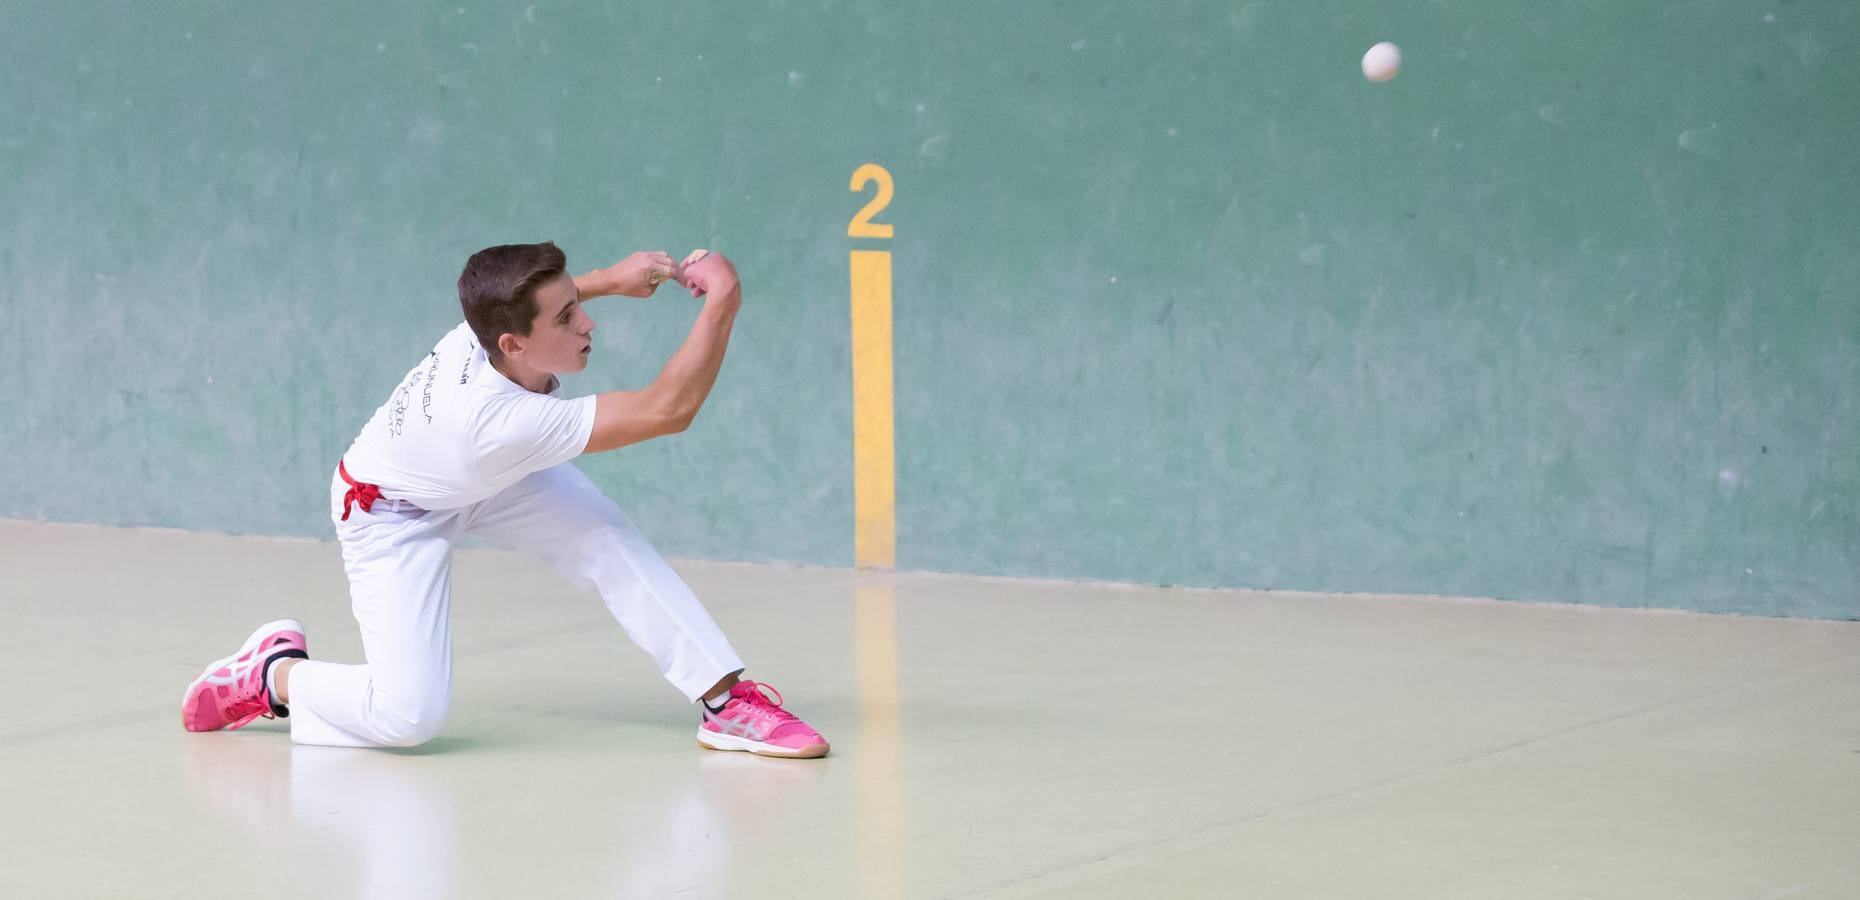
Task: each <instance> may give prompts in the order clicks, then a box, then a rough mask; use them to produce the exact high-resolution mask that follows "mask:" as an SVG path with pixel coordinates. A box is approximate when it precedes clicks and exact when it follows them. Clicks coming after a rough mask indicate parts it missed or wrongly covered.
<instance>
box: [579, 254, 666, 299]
mask: <svg viewBox="0 0 1860 900" xmlns="http://www.w3.org/2000/svg"><path fill="white" fill-rule="evenodd" d="M668 281H676V282H679V283H680V284H682V283H684V266H681V265H679V264H677V263H675V262H673V261H672V258H671V256H669V255H667V254H666V253H665V251H663V250H641V251H640V252H638V253H635V254H633V255H631V256H628V257H627V258H626V259H623V260H621V261H619V262H617V263H614V264H613V265H611V266H608V267H607V268H605V269H595V270H593V271H591V272H588V273H587V274H585V275H576V276H575V290H577V291H579V292H580V293H581V299H582V300H583V301H587V300H592V299H594V298H596V297H606V296H610V295H613V294H621V295H624V296H627V297H650V296H652V292H653V291H656V290H658V289H659V285H661V284H664V283H666V282H668Z"/></svg>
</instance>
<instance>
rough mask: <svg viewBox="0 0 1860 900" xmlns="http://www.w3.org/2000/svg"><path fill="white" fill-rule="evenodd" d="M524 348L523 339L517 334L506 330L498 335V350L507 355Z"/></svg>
mask: <svg viewBox="0 0 1860 900" xmlns="http://www.w3.org/2000/svg"><path fill="white" fill-rule="evenodd" d="M522 349H523V343H522V339H521V338H518V337H517V336H516V335H515V334H512V333H511V332H508V331H506V332H504V333H503V334H500V335H498V336H497V352H499V353H502V354H503V355H505V356H511V355H513V354H515V353H516V352H517V351H519V350H522Z"/></svg>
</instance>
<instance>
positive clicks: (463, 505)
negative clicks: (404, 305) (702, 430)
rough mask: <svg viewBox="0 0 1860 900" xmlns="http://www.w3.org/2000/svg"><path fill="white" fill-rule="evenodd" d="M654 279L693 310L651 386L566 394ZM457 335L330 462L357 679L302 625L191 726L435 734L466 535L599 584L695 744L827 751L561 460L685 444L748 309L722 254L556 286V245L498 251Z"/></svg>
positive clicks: (470, 295) (263, 647)
mask: <svg viewBox="0 0 1860 900" xmlns="http://www.w3.org/2000/svg"><path fill="white" fill-rule="evenodd" d="M666 281H675V282H677V283H679V284H681V285H684V286H686V287H688V288H690V290H691V292H692V295H693V296H695V297H702V298H703V301H704V305H703V310H702V312H700V313H699V314H698V319H697V323H696V324H695V325H693V326H692V328H691V334H690V335H689V336H688V337H687V338H686V339H685V342H684V345H683V346H681V347H680V348H679V349H678V352H676V353H674V354H673V355H672V358H671V360H670V361H668V362H667V363H666V364H665V367H664V369H663V370H661V371H660V372H659V375H658V377H657V378H656V379H654V380H653V382H652V383H651V384H650V385H648V386H646V387H645V388H644V389H643V390H638V391H609V392H606V393H602V394H596V395H591V396H583V397H574V398H567V397H562V396H559V389H560V387H561V385H560V382H558V381H557V380H556V377H555V376H556V375H558V374H561V373H565V372H579V371H581V370H582V369H584V368H586V367H587V364H588V355H589V354H590V353H591V352H592V350H593V344H592V342H591V341H590V340H589V335H590V334H592V333H593V331H594V320H593V319H592V318H589V316H588V313H587V310H586V309H585V308H584V306H583V304H584V303H585V302H586V301H588V300H590V299H593V298H595V297H599V296H602V295H605V294H623V295H626V296H629V297H647V296H651V295H652V293H653V292H654V291H655V290H656V289H657V288H658V287H659V285H660V284H663V283H664V282H666ZM458 288H459V303H460V305H461V306H462V307H463V308H464V312H465V323H464V324H462V325H460V326H459V327H457V328H455V329H453V330H452V331H451V333H449V334H447V335H446V336H445V337H443V338H441V339H440V341H439V343H438V344H437V345H436V346H434V347H433V349H432V352H430V353H428V354H427V355H426V358H424V359H422V360H421V361H420V362H419V364H418V365H415V366H414V367H413V370H412V371H410V372H408V373H407V376H406V377H405V378H403V379H402V380H401V382H400V385H399V387H398V388H396V389H395V391H394V392H393V394H392V395H391V396H389V397H388V400H387V402H386V403H384V404H382V406H381V408H380V409H379V410H376V412H375V415H374V418H372V419H370V420H369V422H368V424H367V426H365V427H364V428H363V429H362V432H361V434H360V436H358V437H357V438H356V439H355V443H354V444H353V445H351V446H350V447H349V451H348V452H347V453H345V454H344V455H343V458H342V460H341V461H340V462H338V463H337V465H336V472H335V474H334V475H333V476H332V481H331V483H330V507H331V508H330V516H331V518H332V519H334V520H335V523H336V537H337V538H338V539H339V540H340V541H341V544H342V560H343V566H344V568H345V569H346V570H347V571H348V575H349V588H350V593H351V596H352V599H353V609H354V612H355V619H356V622H357V623H359V624H360V625H361V629H362V650H363V654H364V655H365V656H366V657H367V660H368V661H367V662H366V663H365V664H363V665H341V664H337V663H331V662H324V661H321V660H312V659H310V658H309V654H308V652H307V649H306V646H305V641H304V635H303V626H302V625H300V624H298V623H297V622H296V621H295V620H292V619H281V620H278V621H275V622H271V623H269V624H266V625H264V626H261V627H260V628H259V629H258V630H257V631H255V632H253V633H252V636H251V637H250V638H249V639H247V640H246V642H245V645H244V646H242V647H240V648H239V650H238V652H236V653H234V654H233V655H231V656H228V657H226V658H225V659H221V660H219V661H217V662H215V663H213V664H212V665H210V666H208V667H207V668H206V671H204V672H202V673H201V675H200V677H199V678H197V679H195V680H194V683H193V684H191V685H189V686H188V688H187V694H186V695H185V697H184V698H183V700H182V704H181V722H182V724H183V725H185V726H186V727H187V729H188V730H189V731H215V730H218V729H221V728H238V727H241V726H243V725H245V724H246V723H248V722H250V721H252V720H253V719H256V718H259V717H261V716H263V717H266V718H271V717H277V716H289V717H290V720H291V739H292V740H294V741H296V742H298V743H303V744H324V745H333V746H343V747H410V746H413V745H415V744H419V743H421V742H424V741H426V740H428V739H430V738H432V737H433V736H434V735H435V734H437V733H438V732H439V728H440V725H441V723H442V722H444V720H445V717H446V713H447V711H448V710H449V708H450V704H451V695H452V634H451V624H450V615H449V607H450V604H451V588H452V581H451V570H452V545H453V542H454V541H455V540H457V539H458V538H459V537H461V536H464V535H476V536H480V537H484V538H489V539H491V540H493V541H496V542H498V543H502V544H505V545H509V546H513V547H518V548H522V549H525V550H529V551H531V552H533V553H535V554H537V555H538V556H540V557H542V558H543V559H544V560H545V561H547V562H548V563H550V564H551V565H552V566H553V567H554V568H555V570H556V571H557V572H559V573H561V574H562V575H563V576H565V577H567V578H568V579H569V580H570V581H572V582H574V583H576V584H579V585H583V586H593V587H594V588H596V589H598V590H599V591H600V594H601V597H602V598H603V599H604V600H605V601H606V603H607V607H608V609H609V610H611V611H612V612H613V614H614V617H615V618H617V619H619V620H620V627H621V628H623V629H625V630H626V633H627V635H628V636H629V637H631V638H632V639H633V642H634V643H636V644H638V645H639V646H641V647H643V648H644V649H645V650H646V651H647V652H648V653H650V654H652V656H653V658H654V659H655V660H657V661H658V663H659V669H660V671H662V672H664V673H665V677H666V679H667V680H668V681H670V682H671V683H672V685H673V686H674V687H676V688H677V689H679V690H680V691H683V692H684V693H685V696H687V697H688V698H690V699H691V700H693V701H697V702H699V703H700V704H701V706H700V709H701V713H700V722H699V726H698V732H697V736H698V743H699V744H701V745H702V746H704V747H708V748H710V749H713V750H744V751H748V752H750V753H756V754H760V755H764V756H780V757H790V758H812V757H819V756H825V755H826V754H827V750H828V746H827V742H826V740H825V739H824V738H822V737H821V736H820V733H819V732H817V731H815V730H814V729H813V728H811V727H809V726H808V725H807V724H806V723H805V722H802V721H801V720H800V719H798V718H796V717H795V716H794V715H793V714H791V713H789V712H788V711H787V710H785V709H783V708H782V705H781V704H782V700H781V695H780V694H779V693H777V692H775V691H774V689H773V688H770V687H768V686H767V685H763V684H758V683H756V682H753V681H745V680H742V679H741V677H740V676H741V675H742V672H743V663H742V660H740V659H739V658H737V655H736V652H735V651H734V650H732V649H731V647H730V644H729V642H728V641H727V640H725V639H724V636H723V633H722V631H720V630H719V629H718V628H717V625H716V623H715V622H713V621H711V618H710V615H709V614H708V613H707V612H705V610H704V607H703V606H701V605H700V604H699V603H698V600H697V598H696V597H695V596H693V595H692V593H691V590H690V589H689V588H688V587H686V586H685V583H684V582H683V581H682V580H681V579H680V578H679V577H678V575H677V574H676V573H675V572H673V571H672V569H671V567H670V566H668V565H666V563H665V560H664V559H662V558H660V556H659V554H658V552H657V551H656V550H654V549H653V547H652V545H651V544H650V543H648V542H647V541H646V538H645V536H644V535H643V534H641V533H640V531H639V529H638V528H637V527H635V526H634V525H633V523H632V522H631V521H629V520H628V519H627V517H626V515H625V514H623V513H622V512H621V511H620V509H619V507H617V506H615V505H614V502H613V501H612V500H609V499H608V498H607V497H606V496H605V495H603V494H602V493H601V492H600V490H599V489H598V488H596V487H595V486H594V484H593V482H591V481H589V480H588V478H587V476H585V475H583V474H582V473H581V471H580V470H578V469H576V468H575V467H574V466H572V465H570V464H569V460H572V459H574V458H575V457H577V456H580V455H582V454H584V453H600V452H602V451H606V450H613V449H616V448H619V447H625V446H627V445H628V444H636V443H639V442H641V441H646V440H651V439H652V438H656V437H662V436H664V435H668V434H676V433H678V432H681V431H683V430H685V428H686V427H688V426H689V425H690V424H691V420H692V418H693V417H694V416H696V415H697V413H698V410H699V409H700V408H701V407H702V406H703V405H704V400H705V398H706V397H707V396H709V394H710V390H711V386H712V385H713V384H715V383H716V380H717V371H718V369H719V368H720V367H721V366H722V364H723V355H724V350H725V348H726V347H727V346H728V344H729V341H730V329H731V326H732V324H733V323H734V322H735V320H736V313H737V310H738V309H739V307H740V306H741V303H742V290H741V286H740V284H739V282H738V280H737V274H736V269H735V267H734V266H733V265H731V264H730V261H729V260H727V259H725V258H724V257H723V256H721V255H719V254H715V253H711V254H706V253H705V251H702V250H700V251H697V252H694V253H693V254H691V256H690V257H688V258H687V259H686V260H685V261H684V262H683V263H676V262H674V261H673V260H672V258H671V257H670V256H667V255H666V254H664V253H658V252H650V253H648V252H642V253H635V254H633V255H632V256H629V257H627V258H626V259H624V260H621V261H620V262H619V263H616V264H615V265H613V266H610V267H608V268H605V269H597V270H595V271H592V272H589V273H587V274H586V275H582V276H580V277H578V278H570V277H569V275H568V272H567V261H566V259H565V258H564V257H563V254H562V251H561V250H559V249H557V248H556V246H555V245H554V244H550V243H544V244H514V245H505V246H498V247H490V248H487V249H485V250H481V251H479V252H478V253H476V254H474V255H473V256H472V258H471V260H470V261H469V262H467V263H466V264H465V271H464V273H463V274H462V275H460V276H459V285H458Z"/></svg>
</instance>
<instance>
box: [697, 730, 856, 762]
mask: <svg viewBox="0 0 1860 900" xmlns="http://www.w3.org/2000/svg"><path fill="white" fill-rule="evenodd" d="M697 743H698V746H699V747H703V748H704V749H706V750H737V751H741V752H743V753H754V754H755V755H757V756H772V757H775V758H777V759H819V758H820V757H823V756H826V755H827V751H829V750H831V749H833V748H832V745H830V744H814V745H812V746H807V747H777V746H775V745H774V744H765V743H763V742H761V741H752V740H750V739H748V738H744V737H737V736H736V735H733V734H717V733H715V732H711V731H705V730H704V729H701V728H700V729H698V737H697Z"/></svg>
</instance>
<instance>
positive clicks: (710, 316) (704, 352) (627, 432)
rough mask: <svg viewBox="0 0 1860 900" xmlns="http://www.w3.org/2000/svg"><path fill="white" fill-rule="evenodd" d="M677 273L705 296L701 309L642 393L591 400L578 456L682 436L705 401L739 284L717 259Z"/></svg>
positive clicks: (730, 268)
mask: <svg viewBox="0 0 1860 900" xmlns="http://www.w3.org/2000/svg"><path fill="white" fill-rule="evenodd" d="M713 260H714V261H715V262H713ZM680 274H681V276H682V278H681V280H687V279H688V282H689V284H690V285H691V287H692V289H693V290H694V291H697V292H701V293H704V294H705V300H704V310H703V311H702V312H700V313H698V320H697V323H696V324H694V325H692V326H691V334H690V335H688V336H687V337H686V338H685V342H684V344H683V346H680V347H679V348H678V352H677V353H674V354H672V358H671V359H670V360H669V361H667V362H666V363H665V368H663V369H661V370H659V376H658V377H657V378H654V379H653V380H652V383H651V384H649V385H647V386H646V387H645V388H644V389H642V390H637V391H608V392H606V393H603V394H600V395H598V396H596V397H595V398H594V433H593V434H591V435H589V436H588V446H587V449H586V450H584V451H582V452H584V453H601V452H605V451H607V450H614V449H617V448H620V447H625V446H627V445H628V444H637V443H639V442H641V441H648V440H651V439H653V438H655V437H662V436H664V435H668V434H676V433H678V432H680V431H683V430H685V429H686V428H688V427H690V425H691V420H692V419H694V418H696V417H697V413H698V410H699V409H701V408H702V407H703V406H704V400H705V399H706V398H708V397H709V396H710V389H711V387H712V386H714V385H715V384H716V383H717V373H718V372H719V371H720V370H722V368H723V354H724V351H725V350H726V349H728V347H729V345H730V329H731V328H732V327H733V326H734V325H735V324H736V313H737V310H738V309H740V308H741V307H742V296H743V292H742V285H741V284H740V283H739V282H738V281H737V277H736V269H735V267H733V266H731V265H730V263H729V260H726V259H724V258H722V257H721V256H719V255H717V254H711V255H710V256H708V257H706V258H705V259H704V261H703V265H702V267H701V268H700V267H698V266H697V265H695V264H694V265H693V266H691V267H690V268H688V269H686V270H684V271H683V272H681V273H680Z"/></svg>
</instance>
